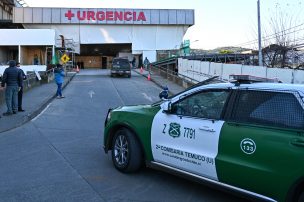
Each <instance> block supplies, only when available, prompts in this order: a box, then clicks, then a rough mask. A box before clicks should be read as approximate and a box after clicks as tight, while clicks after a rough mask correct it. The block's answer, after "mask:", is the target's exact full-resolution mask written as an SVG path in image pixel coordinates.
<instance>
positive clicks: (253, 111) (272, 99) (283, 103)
mask: <svg viewBox="0 0 304 202" xmlns="http://www.w3.org/2000/svg"><path fill="white" fill-rule="evenodd" d="M232 119H233V120H234V121H237V122H241V123H252V124H260V125H268V126H274V127H283V128H295V129H304V110H303V108H302V106H301V105H300V103H299V101H298V100H297V98H296V97H295V96H294V95H293V94H292V93H279V92H266V91H265V92H264V91H241V92H240V95H239V98H238V101H237V104H236V105H235V107H234V110H233V113H232Z"/></svg>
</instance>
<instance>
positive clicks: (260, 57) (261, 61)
mask: <svg viewBox="0 0 304 202" xmlns="http://www.w3.org/2000/svg"><path fill="white" fill-rule="evenodd" d="M257 4H258V5H257V6H258V35H259V37H258V39H259V66H263V55H262V42H261V17H260V0H258V2H257Z"/></svg>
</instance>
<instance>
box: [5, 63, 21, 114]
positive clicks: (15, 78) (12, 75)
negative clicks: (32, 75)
mask: <svg viewBox="0 0 304 202" xmlns="http://www.w3.org/2000/svg"><path fill="white" fill-rule="evenodd" d="M5 84H6V89H5V101H6V106H7V112H5V113H3V115H4V116H9V115H12V114H16V113H17V110H18V108H17V107H18V91H19V90H20V88H21V87H22V86H23V84H22V75H21V73H20V71H19V69H18V68H17V67H16V61H14V60H11V61H9V67H8V68H6V69H5V70H4V73H3V77H2V83H1V86H2V87H4V86H5Z"/></svg>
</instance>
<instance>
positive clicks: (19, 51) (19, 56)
mask: <svg viewBox="0 0 304 202" xmlns="http://www.w3.org/2000/svg"><path fill="white" fill-rule="evenodd" d="M18 62H20V63H21V62H23V61H21V46H20V45H19V46H18Z"/></svg>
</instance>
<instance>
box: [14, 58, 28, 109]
mask: <svg viewBox="0 0 304 202" xmlns="http://www.w3.org/2000/svg"><path fill="white" fill-rule="evenodd" d="M16 66H17V68H18V69H19V72H20V74H21V76H22V80H26V78H27V77H26V75H25V73H24V71H23V70H22V69H21V68H20V63H19V62H17V64H16ZM22 97H23V85H22V86H21V88H20V90H19V91H18V111H19V112H24V111H25V110H24V109H23V108H22Z"/></svg>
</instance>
